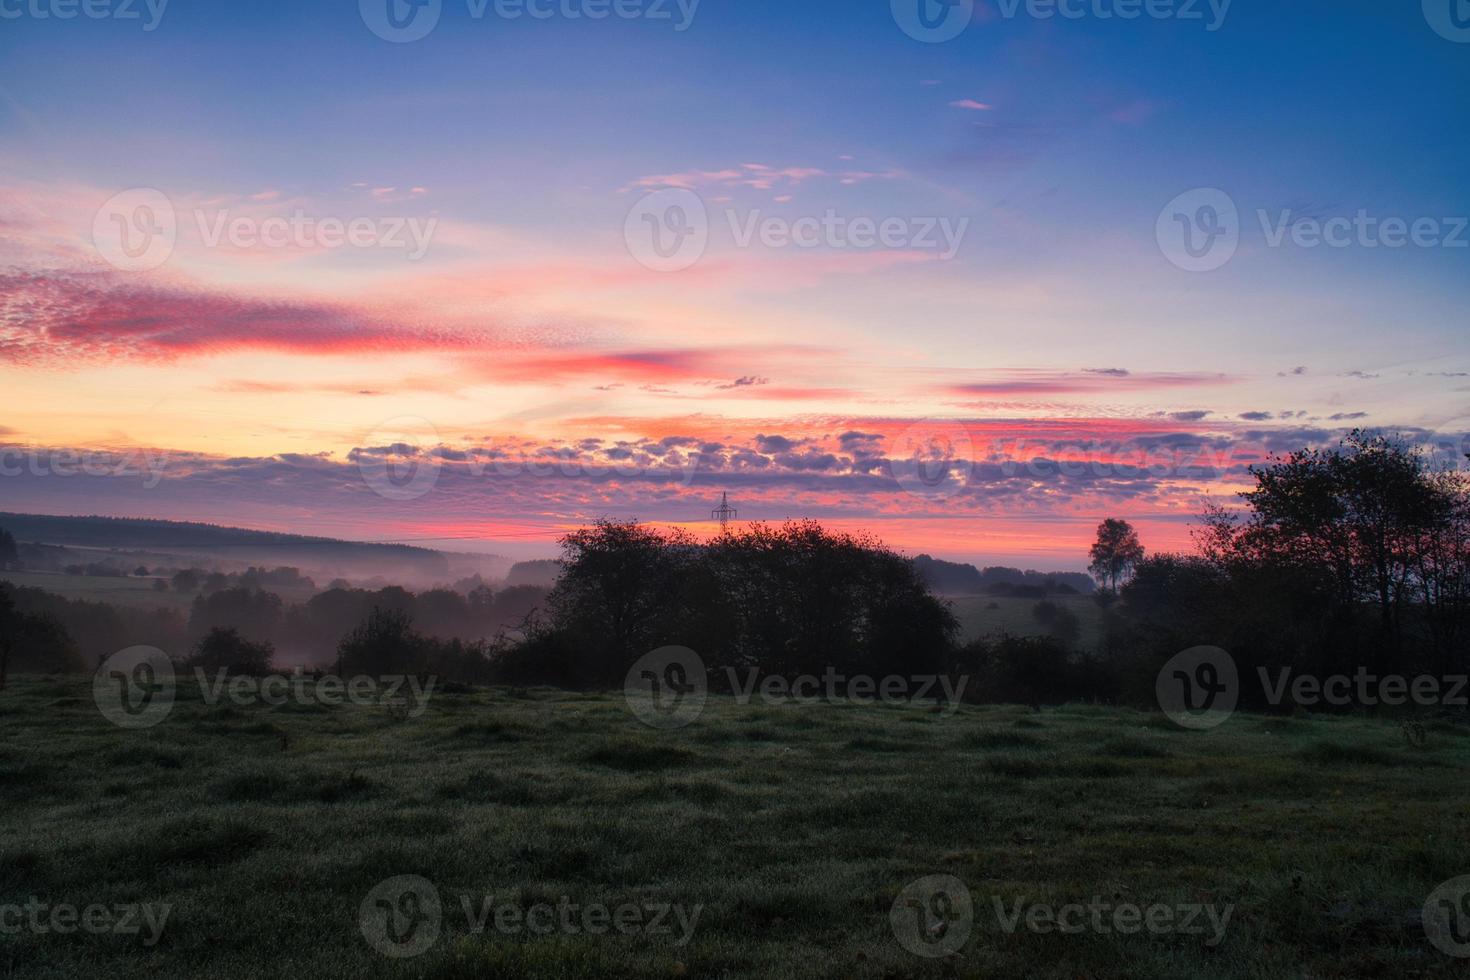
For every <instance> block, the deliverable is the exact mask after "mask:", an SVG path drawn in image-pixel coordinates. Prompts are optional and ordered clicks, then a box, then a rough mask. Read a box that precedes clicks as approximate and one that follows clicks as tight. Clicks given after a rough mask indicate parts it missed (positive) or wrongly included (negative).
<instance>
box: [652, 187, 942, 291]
mask: <svg viewBox="0 0 1470 980" xmlns="http://www.w3.org/2000/svg"><path fill="white" fill-rule="evenodd" d="M719 218H720V219H722V220H717V221H714V222H712V221H711V218H710V210H709V207H708V206H707V205H706V204H705V201H704V199H703V198H702V197H700V196H699V195H698V194H696V193H695V192H694V191H691V190H688V189H685V188H667V189H664V190H660V191H653V192H652V193H650V194H646V195H644V196H643V197H641V198H639V199H638V200H637V201H636V202H634V204H633V206H632V207H631V208H630V209H629V210H628V214H627V216H626V217H625V218H624V220H623V241H624V242H625V243H626V245H627V247H628V253H629V254H630V255H632V256H633V258H634V259H636V260H637V261H638V263H639V264H640V265H642V266H644V267H645V268H648V269H652V270H653V271H655V272H682V271H683V270H685V269H688V268H690V267H691V266H693V265H694V264H695V263H697V262H698V261H699V260H700V259H701V258H703V257H704V254H705V252H706V251H707V250H708V248H709V243H710V237H711V234H712V232H713V231H714V230H722V231H728V233H729V244H730V245H731V246H732V247H734V248H738V249H749V248H754V247H757V246H759V247H761V248H765V249H773V250H780V249H801V250H811V249H830V250H838V251H863V252H869V251H875V250H886V251H907V252H925V253H933V254H935V255H936V256H938V258H940V259H941V260H946V261H947V260H949V259H952V258H954V257H955V255H957V254H958V253H959V250H960V247H961V246H962V245H963V243H964V240H965V234H966V233H967V232H968V231H969V228H970V219H969V218H966V217H959V218H953V217H928V216H926V217H920V216H897V215H888V216H884V217H874V216H871V215H851V214H843V213H841V212H839V211H837V210H836V209H835V208H827V209H825V210H824V211H823V212H822V213H821V214H819V215H818V214H807V215H797V216H795V217H791V216H787V215H782V214H768V213H766V212H765V211H762V210H761V209H759V208H748V209H741V208H725V209H724V210H723V211H721V212H719Z"/></svg>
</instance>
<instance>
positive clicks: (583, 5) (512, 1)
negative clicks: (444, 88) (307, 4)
mask: <svg viewBox="0 0 1470 980" xmlns="http://www.w3.org/2000/svg"><path fill="white" fill-rule="evenodd" d="M699 4H700V0H465V2H464V6H465V12H466V13H467V14H468V15H469V18H470V19H471V20H475V21H480V20H484V19H485V18H486V17H487V16H491V17H496V18H498V19H500V20H523V19H524V20H607V19H608V18H615V19H617V20H647V21H654V22H663V21H667V22H669V23H671V24H672V25H673V28H674V30H675V31H676V32H679V33H683V32H684V31H687V30H689V28H690V27H692V26H693V24H694V15H695V14H696V13H698V12H699ZM357 9H358V13H360V14H361V15H362V22H363V23H364V24H366V25H367V28H368V30H370V31H372V32H373V33H374V34H376V35H377V36H378V37H380V38H382V39H383V40H385V41H391V42H393V43H395V44H406V43H408V42H410V41H418V40H422V39H423V38H426V37H428V36H429V35H430V34H431V33H433V30H434V28H436V27H438V26H439V19H440V17H441V16H443V13H444V0H358V3H357Z"/></svg>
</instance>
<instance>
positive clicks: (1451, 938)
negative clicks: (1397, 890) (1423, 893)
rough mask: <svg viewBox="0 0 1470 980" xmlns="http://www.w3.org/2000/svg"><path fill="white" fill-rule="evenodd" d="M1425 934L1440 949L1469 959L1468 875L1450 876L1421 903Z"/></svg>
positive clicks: (1442, 951) (1469, 889) (1469, 895)
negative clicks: (1450, 877)
mask: <svg viewBox="0 0 1470 980" xmlns="http://www.w3.org/2000/svg"><path fill="white" fill-rule="evenodd" d="M1423 920H1424V935H1425V936H1427V937H1428V938H1429V941H1430V942H1431V943H1433V944H1434V947H1435V948H1436V949H1438V950H1439V951H1440V952H1441V953H1445V954H1447V955H1449V956H1454V957H1458V958H1461V959H1470V875H1461V876H1460V877H1458V878H1452V879H1450V880H1449V881H1447V882H1445V883H1444V884H1442V885H1440V886H1439V887H1438V888H1436V889H1435V890H1434V891H1433V892H1431V893H1430V894H1429V898H1428V900H1427V901H1425V903H1424V915H1423Z"/></svg>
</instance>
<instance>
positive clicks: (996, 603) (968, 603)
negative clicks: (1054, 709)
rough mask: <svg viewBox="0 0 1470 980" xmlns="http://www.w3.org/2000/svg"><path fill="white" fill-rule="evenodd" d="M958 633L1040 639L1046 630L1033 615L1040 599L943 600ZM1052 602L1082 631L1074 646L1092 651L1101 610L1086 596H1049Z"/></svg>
mask: <svg viewBox="0 0 1470 980" xmlns="http://www.w3.org/2000/svg"><path fill="white" fill-rule="evenodd" d="M945 601H946V602H948V603H949V604H950V609H951V610H952V611H953V612H954V614H955V618H957V619H958V620H959V621H960V632H961V635H962V636H963V637H964V639H966V640H974V639H980V638H983V637H990V638H994V637H998V636H1000V635H1001V634H1002V633H1009V634H1010V635H1012V636H1044V635H1045V634H1046V627H1045V626H1043V625H1041V624H1040V623H1038V622H1037V621H1036V616H1035V615H1034V611H1035V609H1036V604H1037V603H1038V602H1041V601H1042V600H1040V599H1016V598H1013V597H1011V596H984V595H976V596H968V595H967V596H946V597H945ZM1048 601H1050V602H1054V603H1056V604H1057V605H1059V606H1061V607H1062V608H1064V609H1067V610H1070V611H1071V612H1072V613H1073V615H1075V616H1076V617H1077V620H1078V623H1079V624H1080V625H1081V627H1082V634H1081V636H1080V637H1079V639H1078V641H1077V645H1078V646H1079V647H1080V648H1081V649H1084V650H1092V649H1096V647H1097V642H1098V640H1100V639H1101V638H1102V622H1103V618H1102V609H1101V607H1099V606H1098V604H1097V602H1096V601H1095V600H1093V599H1092V597H1090V596H1053V597H1052V598H1051V599H1050V600H1048Z"/></svg>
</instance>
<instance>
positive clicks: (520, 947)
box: [0, 678, 1470, 980]
mask: <svg viewBox="0 0 1470 980" xmlns="http://www.w3.org/2000/svg"><path fill="white" fill-rule="evenodd" d="M1427 728H1428V734H1427V739H1428V741H1427V745H1425V746H1424V747H1422V748H1416V747H1413V746H1411V745H1409V744H1408V743H1407V742H1406V740H1405V739H1404V737H1403V735H1402V734H1401V732H1400V729H1399V727H1398V725H1397V724H1395V723H1393V722H1390V721H1376V720H1364V719H1352V718H1314V719H1311V720H1305V719H1301V718H1293V719H1266V718H1261V717H1255V716H1248V715H1238V716H1236V717H1234V718H1232V719H1230V721H1228V722H1227V723H1226V724H1225V725H1224V726H1223V727H1221V728H1219V729H1216V730H1214V731H1212V732H1204V733H1201V732H1186V731H1182V730H1178V729H1176V728H1174V727H1173V726H1172V725H1171V724H1170V723H1168V722H1167V721H1166V720H1164V719H1163V718H1162V717H1160V716H1156V715H1150V714H1146V713H1140V712H1133V711H1126V710H1114V709H1103V708H1094V707H1084V706H1077V707H1068V708H1059V709H1055V710H1046V711H1043V712H1040V713H1033V712H1031V711H1029V710H1027V709H1022V708H1008V707H973V706H964V707H961V708H959V709H958V711H957V713H955V714H954V715H953V716H946V715H945V714H943V713H940V712H937V711H936V710H934V709H933V708H931V707H928V706H924V705H903V706H884V705H863V704H821V705H817V706H809V707H799V706H794V705H792V706H786V705H770V704H761V703H759V702H756V703H753V704H750V705H740V704H737V703H736V702H734V701H733V700H731V699H729V698H712V699H711V700H710V702H709V704H708V705H707V706H706V708H705V711H704V713H703V714H702V716H700V717H699V718H698V719H697V720H696V721H695V722H694V723H693V724H691V725H689V726H688V727H685V728H682V729H678V730H675V731H656V730H654V729H651V728H647V727H645V726H643V725H642V724H640V723H639V722H638V721H637V720H636V719H635V717H634V716H633V715H632V714H631V713H630V712H629V711H628V710H627V707H626V705H625V704H624V702H623V699H622V698H621V697H620V696H615V695H575V694H566V693H562V692H556V691H550V690H532V691H513V690H505V689H493V690H481V691H475V692H470V693H457V694H437V695H434V696H433V697H432V698H431V699H430V700H429V702H428V704H427V709H426V710H425V712H424V713H423V714H422V715H421V716H420V717H416V718H414V717H409V718H399V717H395V713H393V712H390V711H389V710H388V709H386V708H383V707H378V706H359V707H324V706H321V705H320V704H314V703H305V704H303V703H290V704H286V705H283V706H280V707H275V708H270V707H266V706H263V705H258V704H256V705H241V704H217V705H211V704H209V703H206V702H205V701H204V700H203V699H202V698H201V696H200V692H199V688H198V687H197V686H196V685H194V684H193V683H192V681H191V682H190V683H187V684H184V685H182V686H181V688H180V695H179V700H178V702H177V703H176V704H175V705H174V707H173V709H172V711H171V713H170V714H169V715H168V716H167V718H166V719H165V720H164V721H162V722H161V723H160V724H158V725H157V726H155V727H153V728H149V729H146V730H141V731H124V730H121V729H118V728H116V727H113V726H112V725H111V724H110V723H109V722H107V721H105V720H104V719H103V718H102V717H101V716H100V714H99V712H98V710H97V709H96V707H95V705H94V702H93V698H92V690H91V685H90V683H89V682H88V681H87V680H85V679H77V680H71V679H69V680H62V681H56V680H44V679H38V678H23V679H21V680H20V681H19V682H18V683H16V684H14V685H13V686H12V689H11V690H10V691H7V692H5V693H3V694H0V801H3V809H0V906H3V905H4V904H5V903H7V902H9V903H24V902H26V901H27V900H29V899H30V898H32V897H35V898H36V899H37V900H39V901H40V902H42V903H46V904H49V905H56V904H62V903H69V904H71V905H75V906H78V907H85V906H88V905H91V904H94V903H102V904H106V905H115V904H118V903H169V904H170V905H171V906H172V911H171V914H170V917H169V918H168V919H167V922H166V925H165V927H164V928H163V930H162V933H161V940H160V941H159V942H158V943H157V945H156V946H153V947H148V946H145V945H144V943H143V941H142V940H141V939H140V938H139V937H120V936H91V935H84V934H80V933H78V934H73V935H57V934H54V933H47V934H44V935H36V934H34V933H32V932H25V931H22V932H21V933H20V934H19V935H7V934H4V933H3V932H0V976H5V977H7V978H13V980H42V978H46V980H52V978H55V980H61V978H66V980H71V978H77V977H107V978H110V980H125V978H138V980H143V978H148V980H168V978H175V977H177V978H185V977H188V978H198V977H208V978H210V980H245V978H258V977H292V978H302V977H311V978H342V980H346V978H360V977H405V978H433V980H458V978H463V980H470V978H497V977H533V978H534V977H547V978H550V977H557V978H563V977H565V978H570V977H584V976H597V977H650V976H651V977H659V976H690V977H795V978H831V980H839V978H840V980H848V978H885V977H950V976H960V977H1022V976H1026V977H1052V978H1058V980H1060V978H1067V980H1072V978H1078V977H1086V978H1113V977H1118V978H1121V977H1129V978H1145V980H1146V978H1168V980H1175V978H1183V977H1199V978H1226V977H1257V978H1278V977H1305V976H1310V977H1314V978H1331V977H1338V978H1347V977H1446V978H1447V977H1452V976H1464V975H1465V973H1464V972H1463V971H1464V969H1465V966H1466V963H1467V961H1466V960H1456V959H1454V958H1452V957H1450V956H1448V955H1446V954H1445V953H1443V952H1441V951H1439V950H1437V949H1436V948H1434V947H1433V946H1432V945H1430V943H1429V942H1428V941H1427V940H1426V938H1425V934H1424V930H1423V928H1422V926H1421V925H1420V918H1419V917H1420V910H1421V908H1422V906H1423V905H1424V902H1425V900H1426V898H1427V896H1428V895H1429V893H1430V892H1431V890H1432V889H1434V888H1435V886H1436V885H1438V884H1439V883H1441V882H1444V881H1446V880H1448V879H1451V878H1455V877H1457V876H1459V875H1463V874H1467V873H1470V851H1467V849H1466V847H1465V843H1464V830H1465V827H1466V826H1467V825H1470V793H1467V789H1470V779H1467V777H1470V729H1467V728H1465V727H1464V726H1463V725H1460V724H1452V723H1449V722H1445V721H1438V722H1431V723H1429V724H1428V726H1427ZM399 875H418V876H422V877H424V878H426V879H429V880H430V881H431V882H432V883H433V884H434V886H435V888H436V889H437V892H438V894H439V895H440V896H441V898H442V901H443V919H442V932H441V934H440V935H439V936H438V939H437V941H436V942H434V943H433V944H432V946H431V948H429V949H428V950H427V951H426V952H424V953H423V954H422V955H419V956H416V957H413V958H404V959H393V958H389V957H387V956H385V955H382V954H380V953H379V952H377V951H375V950H374V948H372V947H371V946H370V945H369V943H368V941H367V940H366V939H365V938H364V935H363V934H362V932H361V930H360V918H359V916H360V906H361V905H362V904H363V902H364V899H366V898H367V897H368V895H369V892H370V891H372V890H373V889H374V888H375V886H377V885H378V884H379V883H380V882H383V881H384V880H385V879H390V878H393V877H394V876H399ZM931 875H952V876H955V877H957V878H959V879H961V880H962V881H963V882H964V883H965V884H966V885H967V886H968V889H969V891H970V892H971V894H972V896H973V901H974V909H975V913H974V925H973V932H972V933H971V934H970V936H969V939H968V942H966V943H965V945H964V946H963V948H962V949H961V950H960V952H959V953H958V954H957V955H955V956H952V957H948V958H926V957H924V956H920V955H916V954H915V953H913V952H910V951H909V950H908V949H906V948H904V946H903V945H901V944H900V942H899V941H898V940H897V939H896V937H895V930H894V928H893V926H892V925H891V924H890V911H891V909H892V908H893V906H894V902H895V899H896V898H897V897H898V896H899V894H900V892H902V891H903V890H904V889H905V887H906V886H908V885H909V884H910V883H911V882H914V881H915V880H916V879H920V878H923V877H925V876H931ZM490 895H493V896H494V899H495V902H496V903H497V905H498V904H499V903H501V902H508V903H511V904H513V905H515V906H519V907H520V908H528V907H532V906H536V905H539V904H542V903H545V904H550V905H556V904H558V903H560V902H562V900H563V896H569V898H570V901H571V902H573V903H577V904H578V905H587V904H591V903H603V904H605V905H607V906H609V907H616V906H619V905H623V904H624V903H674V904H675V905H678V906H680V907H681V908H684V909H686V910H687V909H692V908H693V907H694V906H696V905H702V906H703V908H702V910H701V911H700V912H699V914H698V918H697V921H696V924H695V926H694V928H693V930H692V938H691V939H690V940H689V941H688V942H687V944H685V945H683V946H676V945H675V943H676V942H677V940H678V938H679V937H680V935H682V933H681V930H680V929H679V928H678V927H674V929H673V932H672V934H670V935H659V936H648V935H643V934H638V933H635V934H633V935H626V936H624V935H617V934H612V935H605V936H591V935H587V934H585V933H571V932H568V931H565V930H558V931H556V932H554V933H553V934H551V935H544V936H528V935H527V934H526V933H525V931H524V930H521V931H520V932H519V933H518V934H513V935H512V934H508V933H505V932H502V933H497V932H496V931H495V930H494V928H493V925H492V927H491V931H489V932H486V933H485V934H483V935H471V934H470V932H469V928H468V924H467V919H466V916H465V914H464V913H463V911H462V909H461V904H460V896H468V897H471V899H472V902H471V904H472V907H478V905H479V903H480V901H481V898H482V897H483V896H490ZM1094 896H1100V897H1101V898H1102V899H1103V900H1105V901H1113V902H1131V903H1136V904H1138V905H1141V906H1148V905H1153V904H1159V905H1168V906H1175V905H1179V904H1189V903H1199V904H1210V905H1216V906H1219V907H1222V908H1223V907H1225V906H1227V905H1228V906H1233V911H1232V914H1231V917H1230V918H1229V920H1228V927H1227V928H1226V929H1225V931H1224V938H1223V941H1221V942H1220V943H1219V944H1218V945H1215V946H1211V945H1210V944H1209V941H1210V938H1211V937H1210V936H1209V935H1207V934H1205V935H1194V934H1190V935H1179V934H1169V935H1148V934H1137V935H1120V934H1118V933H1116V932H1109V933H1107V934H1102V933H1100V932H1096V931H1085V932H1082V933H1080V934H1066V935H1060V934H1056V933H1051V934H1047V935H1041V934H1036V933H1033V932H1031V931H1028V930H1027V928H1026V927H1025V925H1024V923H1023V924H1022V926H1021V927H1020V928H1019V929H1017V930H1016V931H1015V932H1014V933H1013V934H1008V933H1007V932H1005V931H1004V930H1003V929H1002V928H1001V926H1000V924H999V922H998V918H997V915H996V913H995V910H994V908H993V902H992V899H993V897H999V898H1000V899H1002V900H1003V902H1004V903H1005V905H1006V907H1007V908H1010V907H1012V906H1013V905H1014V904H1015V903H1016V902H1017V901H1018V900H1023V899H1024V900H1025V902H1027V903H1046V904H1052V905H1062V904H1065V903H1070V902H1081V903H1088V902H1090V901H1092V900H1093V898H1094Z"/></svg>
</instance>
